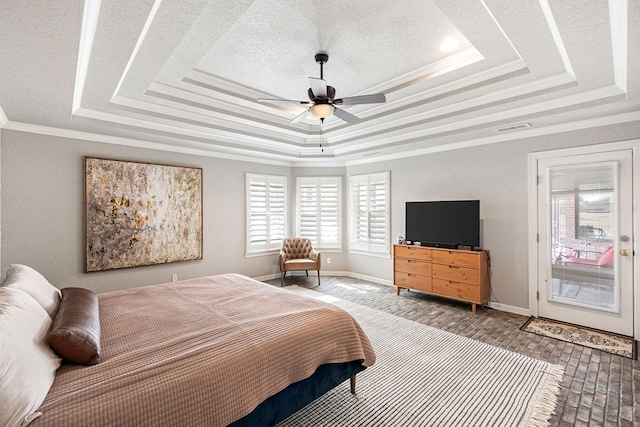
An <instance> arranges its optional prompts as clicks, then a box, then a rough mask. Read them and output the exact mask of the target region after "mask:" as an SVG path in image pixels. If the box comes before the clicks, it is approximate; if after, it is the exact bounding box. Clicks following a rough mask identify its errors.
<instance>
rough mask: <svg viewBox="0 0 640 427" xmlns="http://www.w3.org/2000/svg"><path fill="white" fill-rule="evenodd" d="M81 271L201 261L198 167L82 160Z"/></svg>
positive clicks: (200, 207) (199, 170) (200, 184)
mask: <svg viewBox="0 0 640 427" xmlns="http://www.w3.org/2000/svg"><path fill="white" fill-rule="evenodd" d="M84 201H85V203H84V209H85V211H84V240H85V242H84V243H85V272H93V271H104V270H112V269H118V268H128V267H139V266H144V265H155V264H164V263H170V262H178V261H193V260H199V259H202V169H201V168H194V167H183V166H168V165H160V164H152V163H140V162H132V161H120V160H109V159H99V158H93V157H85V186H84Z"/></svg>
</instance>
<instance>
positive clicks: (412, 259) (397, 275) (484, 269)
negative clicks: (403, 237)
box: [393, 245, 491, 314]
mask: <svg viewBox="0 0 640 427" xmlns="http://www.w3.org/2000/svg"><path fill="white" fill-rule="evenodd" d="M393 270H394V271H393V283H394V285H395V286H397V288H398V289H397V294H398V295H400V290H402V289H415V290H418V291H423V292H428V293H430V294H434V295H440V296H443V297H447V298H454V299H457V300H460V301H465V302H470V303H471V310H472V312H473V314H475V313H476V306H477V305H480V306H481V307H482V306H483V305H484V304H485V303H486V302H487V301H489V298H490V295H491V288H490V286H491V285H490V282H489V253H488V252H487V251H484V250H477V251H471V250H462V249H442V248H429V247H423V246H410V245H394V247H393Z"/></svg>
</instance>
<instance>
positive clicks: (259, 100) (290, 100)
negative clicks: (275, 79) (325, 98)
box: [256, 98, 313, 105]
mask: <svg viewBox="0 0 640 427" xmlns="http://www.w3.org/2000/svg"><path fill="white" fill-rule="evenodd" d="M256 101H258V102H261V103H265V104H270V103H274V102H276V103H277V102H289V103H291V102H293V103H294V104H300V105H310V104H313V102H310V101H295V100H293V99H269V98H258V99H257V100H256Z"/></svg>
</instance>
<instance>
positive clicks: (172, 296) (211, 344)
mask: <svg viewBox="0 0 640 427" xmlns="http://www.w3.org/2000/svg"><path fill="white" fill-rule="evenodd" d="M99 298H100V323H101V329H102V358H101V360H102V361H101V363H99V364H97V365H94V366H77V365H63V366H62V367H61V368H60V369H59V371H58V373H57V376H56V379H55V381H54V383H53V386H52V388H51V391H50V392H49V394H48V396H47V398H46V400H45V401H44V403H43V404H42V406H41V408H40V409H39V410H40V411H41V412H42V413H43V415H42V417H40V418H38V419H36V420H35V421H34V422H33V424H32V425H33V426H36V427H40V426H92V425H95V426H98V425H105V426H106V425H109V426H188V425H207V426H224V425H227V424H229V423H230V422H232V421H234V420H236V419H239V418H241V417H243V416H244V415H246V414H248V413H249V412H251V411H252V410H253V409H254V408H255V407H256V406H257V405H258V404H259V403H260V402H262V401H263V400H264V399H265V398H267V397H268V396H271V395H273V394H275V393H277V392H279V391H280V390H282V389H284V388H285V387H287V386H288V385H289V384H291V383H293V382H296V381H299V380H302V379H304V378H307V377H309V376H310V375H311V374H313V372H314V371H315V370H316V368H317V367H318V366H319V365H321V364H324V363H338V362H347V361H352V360H362V361H363V365H365V366H370V365H372V364H373V363H374V361H375V354H374V352H373V349H372V348H371V344H370V342H369V340H368V338H367V337H366V335H365V333H364V332H363V331H362V329H361V328H360V326H359V325H358V324H357V323H356V321H355V320H354V319H353V318H352V317H351V316H350V315H349V314H348V313H346V312H344V311H343V310H341V309H339V308H337V307H335V306H332V305H329V304H325V303H322V302H320V301H317V300H313V299H308V298H305V297H302V296H299V295H296V294H294V293H293V292H289V291H287V290H286V289H278V288H275V287H273V286H270V285H266V284H264V283H260V282H257V281H255V280H252V279H249V278H247V277H244V276H241V275H237V274H229V275H220V276H211V277H204V278H199V279H193V280H185V281H181V282H175V283H167V284H161V285H154V286H145V287H140V288H135V289H127V290H123V291H117V292H110V293H106V294H101V295H99Z"/></svg>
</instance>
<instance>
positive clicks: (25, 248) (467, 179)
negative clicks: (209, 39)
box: [0, 122, 640, 308]
mask: <svg viewBox="0 0 640 427" xmlns="http://www.w3.org/2000/svg"><path fill="white" fill-rule="evenodd" d="M0 137H1V138H2V139H1V143H0V145H1V147H0V148H1V150H0V173H1V178H0V182H1V183H2V188H1V190H2V191H1V201H0V203H1V205H0V206H1V213H0V214H1V225H2V227H1V229H0V230H1V239H2V241H1V246H0V250H1V267H2V273H3V274H4V273H5V272H6V270H7V268H8V266H9V264H10V263H22V264H27V265H31V266H33V267H34V268H36V269H37V270H39V271H40V272H42V273H43V274H44V275H45V276H46V277H47V278H48V279H49V280H50V281H51V282H52V283H53V284H54V285H56V286H58V287H67V286H81V287H86V288H89V289H94V290H96V291H97V292H104V291H108V290H114V289H122V288H126V287H131V286H139V285H146V284H152V283H160V282H167V281H170V279H171V275H172V274H174V273H176V274H178V277H179V278H180V279H186V278H191V277H197V276H202V275H209V274H218V273H225V272H240V273H244V274H247V275H249V276H252V277H260V276H266V275H271V274H275V273H277V272H278V267H277V259H276V256H268V257H255V258H245V256H244V250H245V249H244V239H245V231H244V228H245V227H244V221H245V216H244V212H245V202H244V174H245V172H258V173H269V174H279V175H286V176H288V177H289V195H290V202H291V203H292V207H293V202H294V196H295V177H296V176H303V175H307V176H310V175H311V176H322V175H325V176H326V175H341V176H343V189H344V192H343V196H344V197H345V199H344V203H343V220H344V227H343V228H344V233H343V246H344V247H346V246H347V243H348V240H347V236H348V230H347V228H348V203H347V195H348V192H347V182H348V177H349V176H350V175H352V174H359V173H365V172H374V171H383V170H390V171H391V190H392V191H391V201H392V217H391V238H392V240H395V238H396V236H398V235H404V204H405V202H406V201H410V200H442V199H449V200H451V199H480V205H481V209H480V215H481V219H482V225H481V227H482V229H481V239H482V245H483V247H484V248H486V249H488V250H490V251H491V261H492V262H491V269H492V291H493V294H494V297H495V298H497V299H498V300H499V302H500V303H502V304H505V305H509V306H515V307H522V308H526V307H527V306H528V293H527V292H528V284H527V277H528V271H527V269H528V267H527V256H528V255H527V215H528V210H527V209H528V207H527V200H528V198H527V197H528V195H527V185H528V184H527V154H528V153H530V152H534V151H542V150H550V149H554V148H563V147H569V146H578V145H587V144H597V143H605V142H613V141H621V140H627V139H634V138H640V126H639V123H638V122H635V123H628V124H624V125H615V126H608V127H602V128H597V129H588V130H583V131H577V132H569V133H562V134H555V135H550V136H540V137H535V138H527V139H524V140H521V141H510V142H504V143H496V144H490V145H484V146H480V147H474V148H467V149H460V150H453V151H447V152H441V153H433V154H428V155H420V156H415V157H411V158H406V159H400V160H393V161H386V162H381V163H373V164H366V165H359V166H349V167H346V168H341V167H334V168H328V169H327V168H288V167H282V166H270V165H260V164H256V163H250V162H241V161H230V160H224V159H216V158H210V157H201V156H193V155H186V154H176V153H169V152H163V151H154V150H149V149H143V148H129V147H123V146H117V145H109V144H103V143H97V142H90V141H82V140H74V139H68V138H61V137H52V136H45V135H37V134H30V133H25V132H17V131H7V130H2V131H1V133H0ZM86 155H89V156H97V157H107V158H116V159H127V160H138V161H146V162H158V163H167V164H179V165H188V166H197V167H202V168H203V175H204V259H203V260H202V261H196V262H187V263H175V264H168V265H159V266H151V267H138V268H132V269H125V270H116V271H110V272H99V273H90V274H85V273H83V254H82V249H83V237H82V223H83V219H82V212H83V206H82V203H83V201H82V193H83V156H86ZM293 213H294V210H293V209H292V211H291V216H290V227H291V228H290V229H291V230H293V225H294V221H293ZM326 256H331V257H332V261H333V262H332V264H331V266H328V265H327V264H326V263H323V264H324V265H323V268H324V269H325V270H334V271H350V272H353V273H355V274H358V275H362V276H368V277H374V278H377V279H379V280H381V281H387V282H388V283H391V281H392V276H393V274H392V268H393V267H392V261H391V259H380V258H372V257H366V256H362V255H350V254H348V252H347V251H346V250H343V252H342V253H331V254H330V255H329V254H323V260H324V259H325V258H326ZM390 291H391V290H390Z"/></svg>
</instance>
